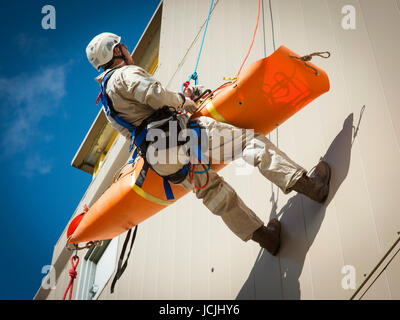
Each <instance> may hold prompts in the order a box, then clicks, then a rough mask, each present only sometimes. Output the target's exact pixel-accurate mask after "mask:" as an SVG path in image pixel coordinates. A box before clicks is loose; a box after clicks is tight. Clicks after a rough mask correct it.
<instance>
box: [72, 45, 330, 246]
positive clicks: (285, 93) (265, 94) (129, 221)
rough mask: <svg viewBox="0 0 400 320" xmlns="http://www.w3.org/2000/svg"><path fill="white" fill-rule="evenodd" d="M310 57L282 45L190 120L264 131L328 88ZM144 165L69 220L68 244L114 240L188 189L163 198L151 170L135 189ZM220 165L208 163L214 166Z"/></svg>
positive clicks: (224, 87)
mask: <svg viewBox="0 0 400 320" xmlns="http://www.w3.org/2000/svg"><path fill="white" fill-rule="evenodd" d="M318 55H320V56H322V54H321V53H319V54H318ZM311 56H312V55H309V56H305V57H300V56H299V55H297V54H296V53H294V52H293V51H291V50H289V49H288V48H286V47H284V46H281V47H280V48H279V49H278V50H276V51H275V52H274V53H273V54H272V55H270V56H269V57H266V58H264V59H261V60H258V61H256V62H254V63H252V64H250V65H249V66H248V67H247V68H246V69H244V70H243V71H242V72H241V73H240V74H239V75H238V77H237V78H236V79H234V80H233V81H230V82H228V83H225V84H224V85H222V86H221V87H219V88H218V89H217V90H215V91H214V92H212V93H211V94H209V95H208V96H207V97H205V99H204V100H203V101H202V102H201V104H200V106H199V108H198V110H197V111H196V113H195V114H193V115H192V118H196V117H199V116H208V117H212V118H214V119H216V120H218V121H222V122H226V123H229V124H232V125H234V126H236V127H240V128H246V129H254V131H255V132H259V133H262V134H264V135H266V134H268V133H269V132H271V131H272V130H274V129H275V128H276V127H277V126H279V125H280V124H282V123H283V122H284V121H285V120H287V119H288V118H290V117H291V116H292V115H294V114H295V113H296V112H298V111H299V110H300V109H302V108H304V107H305V106H306V105H307V104H308V103H310V102H311V101H312V100H314V99H316V98H317V97H319V96H320V95H321V94H323V93H325V92H327V91H328V90H329V79H328V76H327V74H326V72H325V71H324V70H322V69H320V68H319V67H317V66H316V65H314V64H312V63H310V62H309V60H310V59H311ZM322 57H323V56H322ZM143 164H144V161H143V159H140V160H139V161H137V162H136V163H135V165H134V167H133V168H131V169H130V170H128V171H127V172H125V173H124V174H123V175H122V176H121V177H120V178H119V179H118V181H116V182H115V183H113V184H112V185H111V186H110V187H109V188H108V189H107V190H106V191H105V193H104V194H103V195H102V196H101V197H100V198H99V199H98V200H97V201H96V202H95V203H94V204H93V205H92V207H91V208H90V209H89V210H88V211H87V212H86V213H82V214H79V215H78V216H76V217H75V218H74V219H73V220H72V221H71V223H70V224H69V228H68V230H67V238H68V242H69V243H79V242H87V241H95V240H105V239H112V238H114V237H116V236H118V235H120V234H121V233H123V232H125V231H127V230H129V229H131V228H132V227H134V226H135V225H138V224H139V223H141V222H142V221H144V220H146V219H148V218H149V217H151V216H152V215H154V214H156V213H157V212H159V211H160V210H162V209H164V208H165V207H166V206H169V205H171V204H172V203H174V202H175V201H176V200H178V199H179V198H181V197H183V196H184V195H185V194H186V193H188V192H189V191H188V190H186V189H184V188H183V187H181V186H179V185H173V184H171V187H172V191H173V193H174V196H175V200H173V201H171V200H165V195H164V188H163V179H162V178H161V177H160V176H159V175H157V174H156V173H155V172H153V171H152V170H149V171H148V173H147V176H146V179H145V180H144V182H143V184H142V185H141V187H139V186H138V185H136V180H137V177H138V175H139V173H140V172H141V169H142V167H143ZM223 166H224V164H219V165H212V169H213V170H219V169H220V168H222V167H223Z"/></svg>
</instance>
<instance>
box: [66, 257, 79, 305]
mask: <svg viewBox="0 0 400 320" xmlns="http://www.w3.org/2000/svg"><path fill="white" fill-rule="evenodd" d="M75 259H76V264H74V260H75ZM78 263H79V257H78V256H76V255H75V256H73V257H72V258H71V265H72V268H71V269H70V270H69V276H70V277H71V279H70V280H69V283H68V287H67V290H65V293H64V297H63V300H65V297H66V295H67V293H68V290H70V291H69V300H71V297H72V289H73V287H74V280H75V279H76V276H77V275H78V273H77V272H76V267H77V266H78Z"/></svg>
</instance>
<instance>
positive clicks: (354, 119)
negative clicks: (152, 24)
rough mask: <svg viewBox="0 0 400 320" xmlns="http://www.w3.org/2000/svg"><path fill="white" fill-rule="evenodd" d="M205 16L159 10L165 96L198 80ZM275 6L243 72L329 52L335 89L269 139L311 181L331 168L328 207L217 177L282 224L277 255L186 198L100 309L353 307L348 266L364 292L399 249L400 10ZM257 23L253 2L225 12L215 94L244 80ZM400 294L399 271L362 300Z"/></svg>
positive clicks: (173, 2) (218, 11)
mask: <svg viewBox="0 0 400 320" xmlns="http://www.w3.org/2000/svg"><path fill="white" fill-rule="evenodd" d="M209 4H210V1H208V0H165V1H164V4H163V18H162V28H161V43H160V57H159V67H158V69H157V71H156V74H155V76H156V77H158V78H159V79H160V80H161V82H162V83H164V84H165V85H168V87H169V88H170V89H174V90H177V91H178V90H180V86H181V83H182V82H183V81H185V80H186V79H187V77H188V76H189V75H190V74H191V73H192V72H193V69H194V66H195V61H196V57H197V52H198V49H199V46H200V42H201V37H202V31H203V29H202V26H203V25H204V23H205V19H206V16H207V13H208V7H209ZM269 4H270V2H269V1H268V0H263V1H262V16H261V17H260V24H259V28H258V33H257V37H256V41H255V44H254V47H253V50H252V52H251V54H250V56H249V58H248V62H247V64H248V63H251V62H253V61H255V60H257V59H259V58H262V57H264V56H266V55H269V54H271V53H272V52H273V50H274V44H275V47H276V48H278V47H279V46H280V45H285V46H287V47H289V48H290V49H291V50H293V51H295V52H297V53H298V54H307V53H311V52H315V51H325V50H328V51H330V52H331V54H332V55H331V58H329V59H327V60H325V59H319V60H317V59H318V58H316V59H315V61H313V62H314V63H316V64H318V65H319V66H321V67H322V68H323V69H325V70H326V71H327V73H328V75H329V77H330V82H331V90H330V91H329V92H328V93H327V94H325V95H323V96H322V97H320V98H318V99H317V100H316V101H314V102H312V103H311V104H310V105H308V106H307V107H306V108H304V109H303V110H301V111H300V112H299V113H298V114H296V115H295V116H293V117H292V118H291V119H289V120H288V121H287V122H286V123H284V124H283V125H282V126H280V127H279V128H278V129H277V130H275V131H274V132H272V133H271V134H270V135H269V137H270V139H271V140H272V141H273V142H274V143H275V144H277V145H278V146H279V148H281V149H282V150H283V151H285V152H286V153H287V154H288V155H289V156H290V157H292V158H293V159H294V160H295V161H296V162H298V163H299V164H301V165H302V166H304V167H305V168H307V169H311V168H312V167H313V166H314V165H315V164H316V163H317V162H318V160H319V159H320V158H321V157H323V158H325V159H326V160H327V161H328V162H329V163H330V164H331V166H332V168H333V177H332V182H331V194H330V196H329V198H328V200H327V203H326V204H325V205H319V204H317V203H314V202H312V201H311V200H309V199H307V198H305V197H303V196H300V195H297V194H295V193H293V194H289V195H283V194H282V192H280V191H279V190H278V189H277V187H275V186H273V185H271V183H270V182H268V181H267V180H265V179H264V178H263V177H262V176H261V175H260V174H259V173H258V172H257V171H256V170H254V171H253V172H252V173H251V175H247V176H246V175H245V176H243V175H242V176H241V175H238V174H237V170H238V166H236V165H235V164H231V165H230V166H228V167H226V168H225V169H223V170H222V171H220V173H221V175H222V176H224V177H225V178H226V180H227V181H228V182H229V183H231V184H232V186H233V187H234V188H235V189H236V190H237V192H238V193H239V195H240V196H241V197H242V198H243V200H244V201H245V203H246V204H247V205H248V206H249V207H250V208H252V209H253V210H254V211H255V212H256V213H257V214H258V215H259V216H260V217H261V218H262V219H263V220H264V221H265V222H267V221H268V220H269V219H270V218H271V217H274V216H276V215H277V216H279V219H280V220H281V222H282V224H283V235H282V248H281V251H280V254H279V256H278V257H272V256H271V255H269V254H268V253H266V252H264V251H262V250H260V248H259V246H258V245H257V244H256V243H254V242H251V241H249V242H247V243H244V242H242V241H241V240H240V239H238V238H236V236H235V235H233V234H232V233H231V232H230V231H229V229H228V228H227V227H226V226H225V225H224V224H223V222H222V220H221V219H220V218H219V217H217V216H213V215H212V214H211V213H210V212H208V210H207V209H206V208H205V207H204V206H203V205H202V203H201V201H199V200H197V199H196V198H195V196H194V195H193V194H189V195H187V196H186V197H184V198H183V199H181V200H180V201H179V202H177V203H176V204H174V205H172V206H171V207H169V208H167V209H165V210H163V211H162V212H160V213H159V214H157V215H156V216H154V217H152V218H150V219H149V220H147V221H145V222H144V223H142V224H141V225H140V226H139V230H138V235H137V239H136V242H135V246H134V251H133V252H132V255H131V257H130V265H129V267H128V269H127V270H126V272H125V273H124V275H123V276H122V277H121V279H120V281H119V282H118V284H117V287H116V290H115V293H114V294H113V295H110V293H109V286H110V283H109V284H108V285H107V286H106V288H105V290H104V292H103V293H102V294H101V295H100V299H235V298H240V299H348V298H349V297H350V296H351V295H352V293H353V292H354V291H351V290H344V289H343V288H342V286H341V281H342V278H343V277H344V275H343V274H342V273H341V269H342V267H343V266H344V265H352V266H354V267H355V268H356V272H357V273H356V275H357V285H359V284H360V283H361V282H362V281H363V275H364V274H367V273H369V271H370V270H371V269H372V268H373V267H374V266H375V264H376V263H377V262H378V260H379V259H380V257H381V256H382V255H383V254H384V252H385V251H386V250H387V249H388V248H389V247H390V246H391V245H392V244H393V242H394V240H395V239H396V232H397V231H400V212H399V208H398V195H399V189H398V187H399V181H400V168H399V166H398V164H399V163H400V149H399V141H400V121H399V120H400V108H399V107H400V106H399V101H400V91H399V90H398V84H399V81H398V75H399V74H400V62H399V59H398V52H400V43H399V38H398V34H399V31H400V0H383V1H377V0H359V1H357V0H346V1H342V0H323V1H322V0H279V1H277V0H272V1H271V4H272V6H271V8H270V6H269ZM348 4H350V5H353V6H354V7H355V9H356V19H357V20H356V29H355V30H344V29H343V28H342V26H341V20H342V18H343V14H342V13H341V8H342V7H343V6H344V5H348ZM270 10H271V11H270ZM271 12H272V19H271ZM256 15H257V0H246V1H240V0H219V1H216V6H215V10H214V11H213V13H212V16H211V20H210V23H209V27H208V31H207V35H206V40H205V43H204V49H203V53H202V56H201V58H200V64H199V68H198V74H199V78H200V82H201V83H202V84H204V85H205V86H206V87H209V88H215V87H216V86H218V85H219V84H221V83H222V82H223V80H222V78H223V77H224V76H233V75H235V74H236V72H237V71H238V68H239V66H240V64H241V62H242V59H243V58H244V56H245V54H246V52H247V49H248V47H249V44H250V41H251V36H252V32H253V28H254V26H255V22H256ZM272 21H273V23H272ZM272 34H274V38H273V37H272ZM273 39H274V41H273ZM363 106H365V108H364V112H363V113H362V107H363ZM355 133H357V135H355ZM119 245H120V247H121V245H122V241H119ZM399 288H400V262H399V259H397V260H396V262H394V263H393V264H392V265H391V267H390V268H388V270H387V271H386V272H384V274H383V275H382V277H381V278H380V280H379V281H377V282H376V283H375V284H374V287H373V290H372V291H371V292H372V293H371V294H370V295H368V296H366V297H367V298H381V299H388V298H392V299H399V298H400V292H399Z"/></svg>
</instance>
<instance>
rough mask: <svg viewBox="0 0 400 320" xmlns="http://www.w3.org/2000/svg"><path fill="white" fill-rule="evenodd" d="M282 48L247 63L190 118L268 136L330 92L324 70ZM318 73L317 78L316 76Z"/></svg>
mask: <svg viewBox="0 0 400 320" xmlns="http://www.w3.org/2000/svg"><path fill="white" fill-rule="evenodd" d="M293 57H299V56H298V55H297V54H296V53H294V52H293V51H291V50H289V49H288V48H286V47H284V46H281V47H279V49H278V50H276V51H275V52H274V53H273V54H272V55H271V56H269V57H267V58H264V59H261V60H258V61H256V62H254V63H252V64H250V65H249V66H248V67H247V68H246V69H245V70H243V71H242V72H241V73H240V74H239V76H238V78H237V79H236V81H233V82H232V83H229V84H227V85H224V86H223V87H222V89H221V90H217V92H216V93H215V94H214V95H213V96H212V97H211V98H210V99H208V100H206V101H205V102H204V103H203V104H202V106H201V107H200V108H199V109H198V111H197V112H196V113H195V114H194V115H193V116H194V117H198V116H208V117H212V118H214V119H216V120H218V121H221V122H226V123H229V124H232V125H234V126H236V127H239V128H246V129H254V131H255V132H258V133H263V134H267V133H269V132H271V131H272V130H274V129H275V128H276V127H277V126H279V125H280V124H282V123H283V122H284V121H286V120H287V119H289V118H290V117H291V116H292V115H294V114H295V113H296V112H297V111H299V110H300V109H302V108H303V107H305V106H306V105H307V104H308V103H310V102H311V101H312V100H314V99H315V98H317V97H319V96H320V95H321V94H323V93H325V92H327V91H328V90H329V79H328V76H327V74H326V72H325V71H323V70H322V69H320V68H318V67H317V66H315V65H314V64H312V63H310V62H307V64H308V65H309V66H311V67H307V66H306V65H305V64H304V62H303V61H301V60H299V59H295V58H293ZM316 71H318V75H317V73H316Z"/></svg>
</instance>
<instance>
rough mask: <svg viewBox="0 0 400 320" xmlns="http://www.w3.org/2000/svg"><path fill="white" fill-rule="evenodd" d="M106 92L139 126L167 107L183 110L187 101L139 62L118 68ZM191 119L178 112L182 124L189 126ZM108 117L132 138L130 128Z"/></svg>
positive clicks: (121, 113) (122, 114) (126, 117)
mask: <svg viewBox="0 0 400 320" xmlns="http://www.w3.org/2000/svg"><path fill="white" fill-rule="evenodd" d="M108 71H110V69H108V70H106V71H104V72H103V73H102V74H100V75H99V76H98V77H96V79H95V80H96V81H97V82H98V83H99V84H100V85H101V84H102V81H103V79H104V77H105V75H106V73H107V72H108ZM106 93H107V95H108V96H109V98H110V99H111V101H112V103H113V107H114V109H115V111H116V112H117V114H118V116H119V117H120V118H121V119H123V120H125V121H127V122H129V123H131V124H133V125H135V126H138V125H140V123H141V122H142V121H143V120H144V119H146V118H147V117H149V116H150V115H151V114H152V113H153V112H154V111H155V110H157V109H160V108H162V107H163V106H170V107H173V108H175V109H176V110H178V111H183V110H182V109H181V106H182V104H183V102H184V101H183V99H182V97H181V96H180V95H179V94H178V93H176V92H172V91H169V90H167V89H166V88H164V87H163V86H162V85H161V83H160V82H159V81H157V80H156V79H155V78H153V77H152V76H151V75H150V74H149V73H148V72H146V71H145V70H144V69H142V68H140V67H138V66H135V65H128V66H122V67H120V68H118V69H117V70H116V71H115V72H114V74H113V75H112V76H111V78H110V79H109V80H108V83H107V89H106ZM187 118H188V117H187V116H186V115H184V114H182V115H178V119H179V123H180V125H181V126H182V127H186V123H187ZM107 119H108V120H109V122H110V123H111V125H112V126H113V127H114V128H115V129H116V130H117V131H118V132H120V133H121V134H122V135H124V136H125V137H126V138H128V139H130V137H131V134H130V132H129V130H127V129H126V128H124V127H122V126H120V125H119V124H118V123H116V122H115V120H114V119H113V118H112V117H111V116H107Z"/></svg>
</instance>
